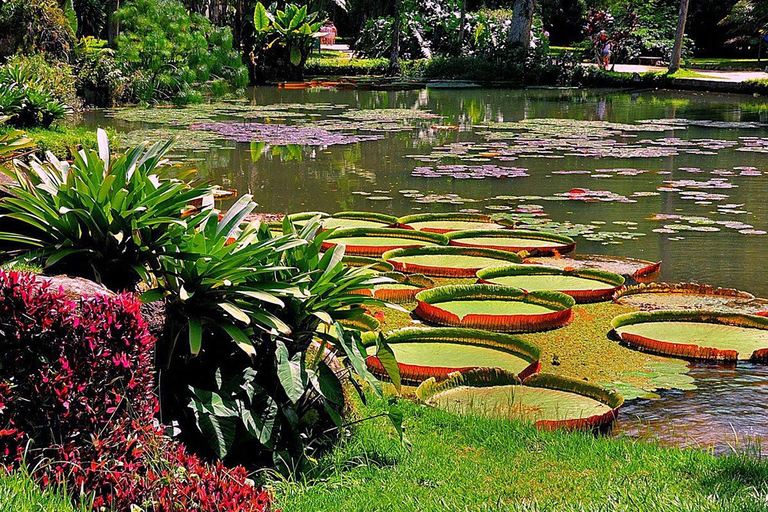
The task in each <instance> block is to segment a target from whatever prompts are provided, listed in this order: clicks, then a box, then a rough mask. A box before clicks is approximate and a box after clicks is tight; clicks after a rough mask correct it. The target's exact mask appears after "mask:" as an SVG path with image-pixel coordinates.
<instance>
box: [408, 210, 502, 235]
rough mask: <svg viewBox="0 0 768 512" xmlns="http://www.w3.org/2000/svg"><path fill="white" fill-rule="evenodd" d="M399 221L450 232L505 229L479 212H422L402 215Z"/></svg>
mask: <svg viewBox="0 0 768 512" xmlns="http://www.w3.org/2000/svg"><path fill="white" fill-rule="evenodd" d="M398 222H399V223H400V224H401V225H403V226H406V227H410V228H412V229H416V230H418V231H428V232H432V233H449V232H452V231H461V230H466V229H504V228H505V226H502V225H501V224H497V223H496V222H494V221H492V220H491V217H490V216H488V215H482V214H477V213H422V214H417V215H408V216H406V217H401V218H400V219H399V220H398Z"/></svg>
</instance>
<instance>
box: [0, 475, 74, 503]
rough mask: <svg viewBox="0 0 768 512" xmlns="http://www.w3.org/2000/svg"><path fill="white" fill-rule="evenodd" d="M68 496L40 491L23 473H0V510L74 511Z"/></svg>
mask: <svg viewBox="0 0 768 512" xmlns="http://www.w3.org/2000/svg"><path fill="white" fill-rule="evenodd" d="M88 509H89V507H87V506H85V505H83V506H82V507H78V508H75V507H73V506H72V503H71V502H70V500H69V498H67V497H66V496H65V495H64V494H62V493H58V492H55V491H41V490H40V488H39V487H38V486H37V484H36V483H34V482H33V481H32V480H30V479H29V477H27V476H26V475H25V474H23V473H20V472H14V473H10V474H4V475H0V510H2V511H3V512H6V511H7V512H76V511H83V512H85V511H86V510H88Z"/></svg>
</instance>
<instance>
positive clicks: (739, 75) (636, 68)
mask: <svg viewBox="0 0 768 512" xmlns="http://www.w3.org/2000/svg"><path fill="white" fill-rule="evenodd" d="M592 65H594V64H592ZM609 69H611V70H612V71H616V72H618V73H640V74H642V73H648V72H649V71H655V72H662V73H663V72H666V71H667V68H665V67H660V66H643V65H640V64H616V65H615V66H613V67H612V68H609ZM691 71H694V72H695V73H697V74H699V75H702V76H700V77H687V76H686V77H681V78H682V79H685V80H701V81H710V80H717V81H722V82H731V83H741V82H744V81H746V80H753V79H755V78H768V73H764V72H762V71H711V70H704V69H692V70H691Z"/></svg>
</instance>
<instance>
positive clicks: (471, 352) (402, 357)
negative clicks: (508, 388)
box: [367, 327, 541, 383]
mask: <svg viewBox="0 0 768 512" xmlns="http://www.w3.org/2000/svg"><path fill="white" fill-rule="evenodd" d="M384 336H385V339H386V341H387V344H388V345H389V346H390V348H391V349H392V350H393V352H394V353H395V358H396V359H397V362H398V366H399V368H400V377H401V378H402V379H403V380H405V381H407V382H414V383H421V382H422V381H424V380H426V379H428V378H430V377H432V378H436V379H438V380H442V379H445V378H446V377H447V376H448V375H449V374H451V373H453V372H456V371H461V370H469V369H472V368H479V367H485V366H491V367H498V368H502V369H504V370H506V371H509V372H512V373H514V374H515V375H517V376H518V377H520V378H526V377H528V376H530V375H533V374H534V373H536V372H538V371H539V369H540V368H541V362H540V361H539V359H540V357H541V349H540V348H539V347H538V346H537V345H535V344H533V343H531V342H529V341H525V340H522V339H520V338H519V337H516V336H511V335H509V334H502V333H493V332H488V331H483V330H480V329H463V328H453V327H407V328H404V329H398V330H396V331H391V332H388V333H386V334H385V335H384ZM375 349H376V347H375V346H373V345H370V346H369V349H368V354H369V357H368V360H367V363H368V367H369V368H370V369H371V371H373V372H374V373H376V374H377V375H380V376H386V375H385V374H386V372H385V371H384V368H383V366H382V364H381V362H380V361H378V359H377V358H376V356H375Z"/></svg>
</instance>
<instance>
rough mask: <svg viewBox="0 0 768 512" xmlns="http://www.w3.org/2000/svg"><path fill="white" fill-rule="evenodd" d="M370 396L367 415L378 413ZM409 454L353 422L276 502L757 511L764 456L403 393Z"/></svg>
mask: <svg viewBox="0 0 768 512" xmlns="http://www.w3.org/2000/svg"><path fill="white" fill-rule="evenodd" d="M378 405H380V404H372V405H369V406H367V408H365V409H364V410H363V414H373V413H375V412H378V410H379V409H378V408H377V406H378ZM402 408H403V410H404V412H405V418H406V421H405V425H406V435H407V436H408V438H409V440H410V441H411V443H412V449H411V451H410V452H408V451H407V450H406V449H405V448H403V447H402V446H401V445H400V444H399V441H398V440H397V439H395V437H394V434H393V433H392V429H391V427H388V426H387V425H386V424H385V423H384V422H383V421H382V420H380V419H376V420H372V421H370V422H367V423H362V424H360V425H358V426H357V427H356V428H355V429H354V432H353V434H352V435H351V437H349V438H348V439H347V441H346V442H344V443H342V444H341V445H339V446H337V447H336V448H335V449H334V450H333V452H331V453H330V454H328V455H326V456H324V457H322V458H321V459H320V460H319V462H318V466H317V469H316V471H315V473H314V474H311V475H309V476H308V477H307V479H305V480H302V481H298V482H291V481H276V482H274V483H273V485H274V486H275V497H276V501H277V503H276V506H277V507H278V508H281V509H282V510H286V511H291V512H302V511H307V512H320V511H329V512H330V511H339V510H343V511H346V512H350V511H366V512H373V511H387V512H389V511H398V512H409V511H413V512H417V511H418V512H428V511H435V512H437V511H439V512H444V511H495V510H498V511H502V510H503V511H557V512H570V511H574V512H575V511H587V510H588V511H605V512H615V511H627V512H629V511H633V512H634V511H638V512H645V511H649V512H656V511H658V512H662V511H670V512H672V511H675V512H677V511H758V510H759V511H764V510H766V504H767V503H768V463H766V462H765V461H763V460H759V459H757V458H755V457H752V456H749V455H746V454H740V455H739V454H734V455H730V456H725V457H715V456H713V455H711V454H708V453H706V452H704V451H701V450H692V449H685V450H682V449H677V448H666V447H662V446H660V445H658V444H657V443H653V442H645V441H633V440H629V439H612V438H607V437H596V436H594V435H591V434H585V433H566V432H544V431H540V430H538V429H536V428H535V427H532V426H529V425H524V424H521V423H518V422H512V421H501V420H490V419H483V418H479V417H474V416H467V417H460V416H457V415H453V414H450V413H446V412H443V411H439V410H435V409H431V408H428V407H426V406H421V405H418V404H415V403H410V402H405V401H403V403H402Z"/></svg>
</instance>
